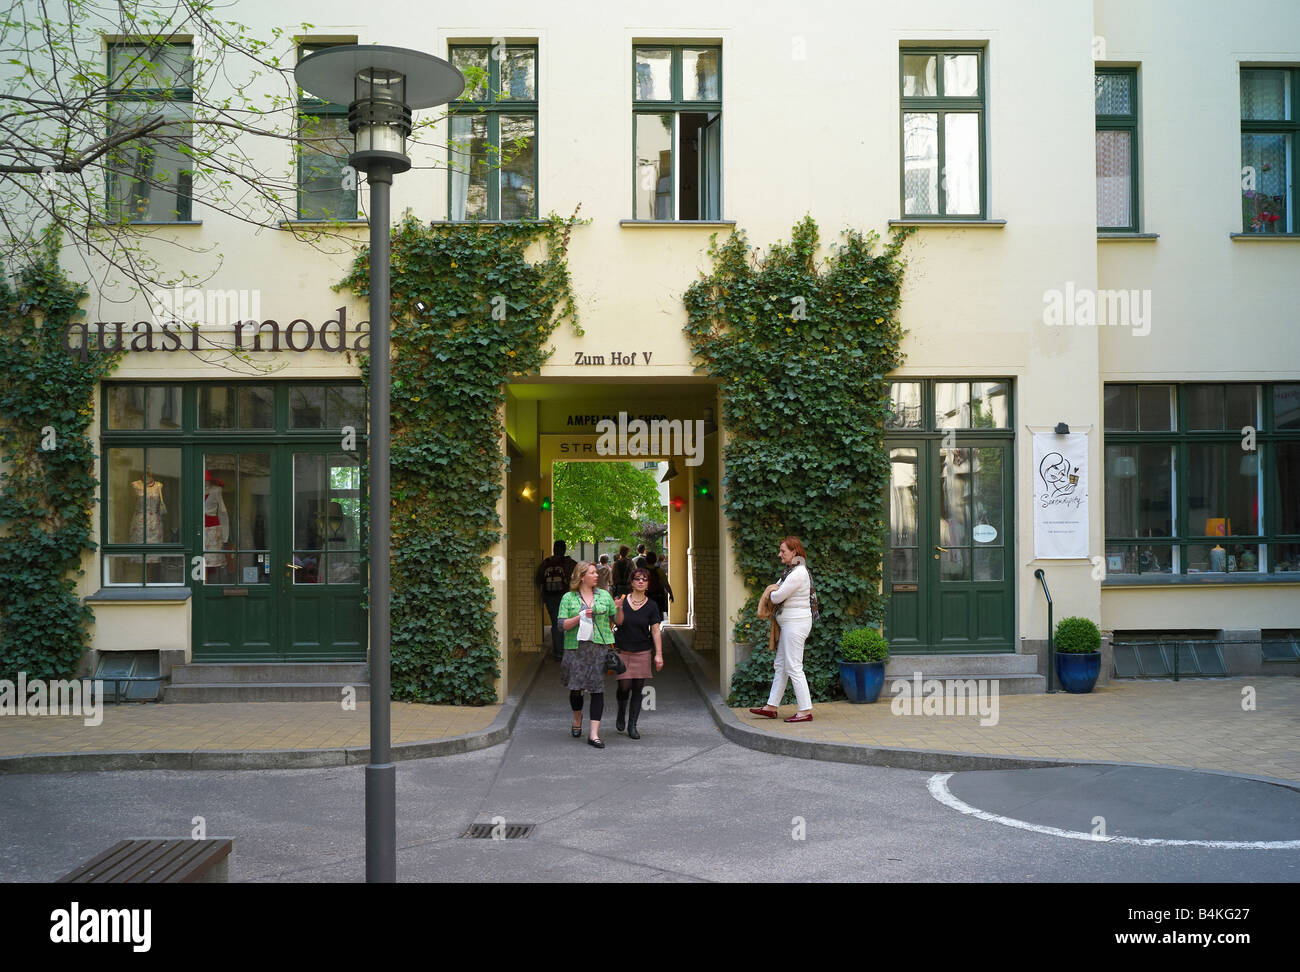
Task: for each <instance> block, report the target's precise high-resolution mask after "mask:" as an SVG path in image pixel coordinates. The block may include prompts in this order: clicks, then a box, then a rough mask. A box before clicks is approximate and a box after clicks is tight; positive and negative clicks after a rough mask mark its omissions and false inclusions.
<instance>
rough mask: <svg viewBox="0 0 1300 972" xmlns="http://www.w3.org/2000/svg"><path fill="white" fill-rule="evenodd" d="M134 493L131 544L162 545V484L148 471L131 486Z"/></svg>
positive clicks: (165, 511) (165, 506)
mask: <svg viewBox="0 0 1300 972" xmlns="http://www.w3.org/2000/svg"><path fill="white" fill-rule="evenodd" d="M131 489H133V490H134V491H135V515H134V516H132V517H131V543H162V542H163V517H164V516H165V515H166V513H167V504H166V503H165V502H163V486H162V483H160V482H158V480H156V479H154V478H153V474H152V473H151V472H150V471H149V470H148V468H146V469H145V471H144V478H142V479H137V480H136V481H135V482H133V483H132V484H131Z"/></svg>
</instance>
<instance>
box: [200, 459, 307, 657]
mask: <svg viewBox="0 0 1300 972" xmlns="http://www.w3.org/2000/svg"><path fill="white" fill-rule="evenodd" d="M191 461H192V462H193V463H194V464H195V466H196V468H195V469H194V470H193V472H192V474H191V475H189V476H187V482H189V483H190V484H191V488H192V489H193V490H194V491H195V492H196V494H197V495H196V496H195V497H194V500H195V504H196V505H195V506H194V507H193V508H194V509H197V510H198V511H199V520H198V523H197V524H196V525H195V527H194V530H195V541H196V542H195V549H198V550H200V551H201V554H200V557H201V562H200V563H198V564H195V565H194V566H193V568H192V569H193V570H194V571H196V572H197V573H198V574H199V576H198V577H196V578H195V579H194V581H193V588H194V606H193V609H194V660H195V661H198V662H238V661H274V660H276V659H277V658H278V657H279V651H280V620H279V609H280V602H281V599H282V596H283V590H282V588H283V578H282V572H281V571H277V570H276V569H275V563H276V553H277V549H276V548H277V539H278V531H280V530H281V529H282V527H281V524H280V522H279V521H280V511H279V510H278V509H277V505H278V504H277V503H276V496H277V495H278V490H277V486H278V483H279V481H280V480H281V479H282V478H283V475H284V473H283V470H282V469H281V468H280V465H281V464H280V456H279V451H278V450H277V448H276V447H274V446H271V445H261V446H249V447H239V446H233V445H227V444H224V443H223V444H221V445H213V446H202V447H199V448H196V449H195V450H194V451H193V454H192V458H191Z"/></svg>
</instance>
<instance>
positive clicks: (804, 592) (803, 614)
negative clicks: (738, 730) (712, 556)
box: [749, 537, 813, 722]
mask: <svg viewBox="0 0 1300 972" xmlns="http://www.w3.org/2000/svg"><path fill="white" fill-rule="evenodd" d="M779 556H780V558H781V563H783V564H785V570H783V571H782V572H781V579H780V581H779V582H778V583H776V584H769V585H768V586H767V588H766V589H765V590H764V591H763V593H764V594H765V595H767V596H768V597H769V598H770V599H771V601H772V606H773V608H775V609H776V610H777V611H779V612H780V614H779V620H780V624H781V640H780V641H779V642H777V645H776V660H775V664H774V665H773V667H774V668H775V670H776V671H775V674H774V675H773V677H772V691H771V692H769V693H768V696H767V705H765V706H762V707H761V708H757V709H750V710H749V711H750V712H752V713H754V715H759V716H766V717H767V718H769V719H775V718H776V717H777V710H778V707H779V706H780V705H781V699H782V698H784V697H785V684H786V682H787V681H790V682H793V683H794V697H795V701H796V702H797V703H798V705H799V711H798V712H797V713H796V714H795V715H792V716H790V717H789V718H787V719H786V720H785V721H786V722H812V695H811V694H810V693H809V691H808V676H807V675H805V674H804V671H803V646H804V642H805V641H807V640H808V634H809V632H810V631H812V622H813V618H812V605H811V602H810V599H809V592H810V591H811V589H812V578H811V576H810V575H809V573H808V567H807V566H806V560H807V556H806V554H805V553H804V549H803V544H802V543H800V542H799V538H798V537H786V538H785V539H784V540H782V541H781V547H780V549H779Z"/></svg>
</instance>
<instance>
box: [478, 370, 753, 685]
mask: <svg viewBox="0 0 1300 972" xmlns="http://www.w3.org/2000/svg"><path fill="white" fill-rule="evenodd" d="M717 414H718V404H717V387H716V385H715V384H713V383H712V382H708V381H703V380H695V381H680V382H670V381H664V380H656V381H650V382H634V381H624V382H618V383H613V382H576V381H545V380H537V381H533V382H528V383H520V384H514V385H510V386H508V387H507V389H506V437H507V441H506V443H505V449H506V452H507V454H508V456H509V460H510V464H509V469H508V474H507V477H506V492H505V495H504V496H503V497H502V503H501V506H502V520H503V523H504V525H505V534H504V536H503V539H502V543H501V545H500V548H499V550H498V551H497V553H498V554H499V555H500V557H501V562H502V563H503V564H504V570H503V571H502V577H501V578H500V581H499V582H498V592H499V593H498V597H499V600H498V603H501V604H504V605H505V606H506V609H505V610H502V611H500V612H498V632H499V636H500V638H501V644H502V645H503V646H505V647H506V654H507V656H508V657H507V658H504V659H503V668H504V669H505V671H504V673H503V674H504V675H505V681H506V689H507V691H513V690H514V689H515V688H516V687H517V678H518V674H519V673H520V672H521V671H523V670H526V669H527V667H528V666H527V662H528V656H530V655H532V654H535V653H537V652H540V651H541V648H542V638H543V631H544V630H545V627H546V620H545V609H544V608H543V606H542V603H541V599H540V596H539V594H538V591H537V589H536V587H535V586H534V575H535V573H536V570H537V565H538V564H539V563H540V562H541V560H542V559H543V558H545V557H546V556H548V555H549V554H550V552H551V547H552V543H553V541H554V540H557V539H562V540H565V541H566V542H567V543H569V544H570V546H571V547H572V545H573V543H574V540H575V538H574V537H568V536H560V535H559V534H558V533H556V532H555V520H556V517H555V508H554V507H555V504H556V503H557V502H564V499H563V494H562V493H561V492H559V491H557V489H556V480H555V471H556V468H557V464H569V463H584V464H585V463H611V462H617V463H633V464H637V465H640V466H642V467H643V468H644V467H645V466H647V465H649V464H654V466H655V468H654V469H653V470H646V471H647V473H652V474H653V478H654V480H655V483H656V487H657V488H659V489H660V496H661V498H662V500H663V508H664V510H665V514H666V521H667V549H668V557H669V565H668V574H669V583H670V584H671V586H672V589H673V592H674V600H673V602H672V604H671V605H670V608H669V623H670V624H671V625H674V626H675V627H676V629H677V631H678V632H679V634H680V635H681V636H683V637H684V638H686V639H687V640H688V641H690V642H691V643H693V644H694V645H695V646H696V647H697V648H699V649H701V650H703V651H705V652H712V651H717V650H718V649H719V647H720V637H719V636H720V634H721V633H722V632H723V625H722V624H721V623H720V619H721V618H725V617H726V614H725V612H724V608H725V605H726V592H725V591H724V589H723V588H724V586H725V585H724V578H725V577H726V573H725V571H724V569H723V565H724V563H725V562H726V560H727V556H726V551H725V550H723V549H722V547H721V545H722V543H723V542H725V539H726V529H725V525H724V524H723V523H722V512H721V504H720V502H719V500H718V497H717V484H718V483H719V481H720V477H721V461H720V450H721V432H720V430H719V429H718V426H717V424H716V422H715V420H714V416H716V415H717ZM563 468H568V469H572V468H574V467H572V466H565V467H563ZM661 479H662V480H663V485H662V487H658V481H659V480H661ZM561 485H562V484H561ZM600 539H601V545H600V548H599V550H600V553H608V554H610V556H611V560H612V559H613V554H614V553H615V552H616V551H617V544H616V543H614V542H611V541H606V540H605V539H604V538H603V537H602V538H600ZM580 552H581V551H580ZM586 552H593V553H594V552H595V545H594V543H590V542H589V543H588V544H587V548H586ZM570 553H571V555H572V556H573V557H574V558H575V559H580V558H579V556H578V553H577V552H574V551H572V550H571V551H570ZM733 610H734V608H733ZM512 658H513V661H512ZM512 672H513V673H514V674H513V675H512V674H511V673H512Z"/></svg>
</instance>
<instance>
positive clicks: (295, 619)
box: [283, 446, 366, 661]
mask: <svg viewBox="0 0 1300 972" xmlns="http://www.w3.org/2000/svg"><path fill="white" fill-rule="evenodd" d="M284 449H285V451H286V467H287V468H288V469H289V470H290V475H291V477H292V481H291V484H290V488H289V489H288V490H286V495H287V498H288V502H289V508H288V509H287V510H285V511H284V516H285V518H286V522H288V523H290V524H291V530H290V535H289V537H287V538H286V539H287V540H288V541H289V545H290V548H291V549H290V551H289V554H290V555H289V557H288V558H287V559H286V561H285V562H284V571H283V572H284V578H285V585H284V614H283V620H284V628H285V631H284V657H285V658H286V660H289V661H327V660H328V661H335V660H341V661H347V660H362V659H364V658H365V654H366V652H365V645H366V630H365V615H364V613H363V612H362V609H361V566H362V564H361V462H360V459H359V458H358V456H357V455H356V454H348V453H342V452H339V451H338V450H337V448H329V447H303V446H285V447H284Z"/></svg>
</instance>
